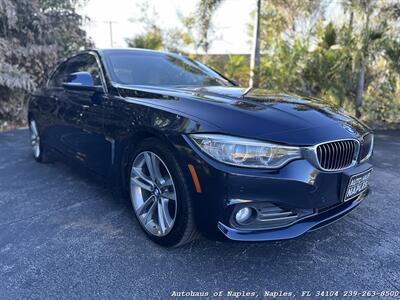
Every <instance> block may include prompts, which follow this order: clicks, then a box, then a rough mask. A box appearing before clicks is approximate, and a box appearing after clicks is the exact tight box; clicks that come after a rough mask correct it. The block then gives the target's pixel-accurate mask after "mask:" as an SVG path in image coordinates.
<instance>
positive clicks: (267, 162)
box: [190, 134, 301, 169]
mask: <svg viewBox="0 0 400 300" xmlns="http://www.w3.org/2000/svg"><path fill="white" fill-rule="evenodd" d="M190 138H191V139H192V140H193V141H194V142H195V143H196V144H197V145H198V146H199V147H200V149H201V150H203V151H204V152H205V153H207V154H208V155H209V156H211V157H212V158H214V159H216V160H218V161H220V162H223V163H226V164H229V165H235V166H240V167H250V168H266V169H276V168H279V167H281V166H283V165H284V164H286V163H287V162H289V161H291V160H294V159H297V158H300V157H301V154H300V148H298V147H289V146H281V145H276V144H271V143H266V142H262V141H256V140H250V139H245V138H239V137H233V136H227V135H222V134H191V135H190Z"/></svg>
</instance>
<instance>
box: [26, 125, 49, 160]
mask: <svg viewBox="0 0 400 300" xmlns="http://www.w3.org/2000/svg"><path fill="white" fill-rule="evenodd" d="M29 134H30V141H31V145H32V154H33V158H34V159H35V160H36V161H37V162H40V163H49V162H51V161H52V159H51V156H50V151H49V150H48V148H47V147H46V146H45V145H44V143H43V139H42V138H41V136H40V132H39V129H38V126H37V122H36V121H35V119H30V120H29Z"/></svg>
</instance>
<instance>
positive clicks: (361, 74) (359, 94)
mask: <svg viewBox="0 0 400 300" xmlns="http://www.w3.org/2000/svg"><path fill="white" fill-rule="evenodd" d="M364 13H365V23H364V32H363V40H362V43H363V45H362V50H361V51H362V53H361V59H360V70H359V71H358V78H357V89H356V98H355V112H356V117H357V118H359V117H361V111H360V108H361V106H362V103H363V98H364V89H365V72H366V68H367V61H368V44H369V42H370V38H369V34H370V32H369V21H370V20H369V19H370V16H371V6H370V3H367V2H366V6H365V12H364Z"/></svg>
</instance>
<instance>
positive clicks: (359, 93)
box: [355, 57, 365, 118]
mask: <svg viewBox="0 0 400 300" xmlns="http://www.w3.org/2000/svg"><path fill="white" fill-rule="evenodd" d="M364 84H365V58H364V57H363V58H362V59H361V65H360V71H359V72H358V78H357V89H356V103H355V111H356V117H357V118H359V117H361V112H360V108H361V106H362V100H363V97H364Z"/></svg>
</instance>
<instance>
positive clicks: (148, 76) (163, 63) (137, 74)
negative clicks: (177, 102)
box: [105, 50, 233, 86]
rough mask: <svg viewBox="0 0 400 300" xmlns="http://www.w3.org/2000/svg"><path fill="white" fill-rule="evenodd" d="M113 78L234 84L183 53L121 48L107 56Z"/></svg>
mask: <svg viewBox="0 0 400 300" xmlns="http://www.w3.org/2000/svg"><path fill="white" fill-rule="evenodd" d="M105 60H106V64H107V69H108V72H109V73H110V76H111V80H112V81H114V82H116V83H120V84H127V85H150V86H233V84H232V83H230V82H229V81H228V80H226V79H225V78H223V77H222V76H220V75H219V74H218V73H216V72H214V71H212V70H211V69H209V68H207V67H206V66H204V65H202V64H200V63H198V62H195V61H193V60H190V59H188V58H186V57H183V56H181V55H174V54H165V53H161V52H160V53H157V52H148V53H146V52H139V51H129V50H128V51H120V52H117V51H116V52H111V51H110V52H108V53H107V55H106V56H105Z"/></svg>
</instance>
